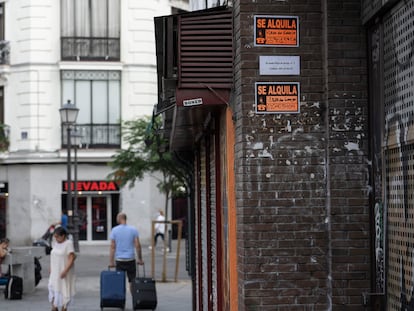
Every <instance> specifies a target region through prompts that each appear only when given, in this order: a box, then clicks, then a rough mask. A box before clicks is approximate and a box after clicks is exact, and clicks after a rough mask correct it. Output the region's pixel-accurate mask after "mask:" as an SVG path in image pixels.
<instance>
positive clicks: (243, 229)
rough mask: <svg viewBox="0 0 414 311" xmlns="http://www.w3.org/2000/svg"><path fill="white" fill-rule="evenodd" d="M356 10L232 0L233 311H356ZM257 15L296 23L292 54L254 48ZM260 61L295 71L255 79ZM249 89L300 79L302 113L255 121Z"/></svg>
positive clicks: (360, 93) (365, 274)
mask: <svg viewBox="0 0 414 311" xmlns="http://www.w3.org/2000/svg"><path fill="white" fill-rule="evenodd" d="M360 7H361V5H360V1H356V0H355V1H353V0H349V1H347V0H335V1H334V0H326V2H324V1H317V0H307V1H306V0H296V1H293V0H291V1H289V0H286V1H265V0H257V1H254V2H253V1H245V0H238V1H234V15H235V24H234V31H235V47H236V50H235V96H234V99H233V102H232V107H233V110H234V119H235V128H236V145H235V156H236V160H235V161H236V163H235V172H236V185H237V189H236V190H237V191H236V193H237V215H238V216H237V230H238V273H239V310H261V311H266V310H289V311H294V310H365V309H364V307H363V306H362V295H361V294H362V292H364V291H369V287H370V275H369V269H370V268H369V264H370V258H369V254H370V250H369V240H370V231H369V219H368V215H369V212H368V211H369V209H368V191H369V180H368V175H369V174H368V163H367V162H368V161H367V159H368V127H367V120H368V117H367V114H368V111H367V82H366V59H365V53H366V51H365V36H364V34H365V32H364V29H363V28H362V26H361V19H360ZM256 14H257V15H291V16H298V17H299V23H300V46H299V47H295V48H274V47H255V46H254V34H253V30H254V28H253V26H254V23H253V20H254V19H253V17H254V15H256ZM326 16H327V18H325V17H326ZM259 55H295V56H296V55H298V56H300V57H301V62H300V69H301V74H300V76H260V75H259V72H258V69H259ZM259 81H262V82H273V81H289V82H300V91H301V102H300V105H301V111H300V113H299V114H267V115H259V114H257V113H255V108H254V104H255V94H254V83H255V82H259Z"/></svg>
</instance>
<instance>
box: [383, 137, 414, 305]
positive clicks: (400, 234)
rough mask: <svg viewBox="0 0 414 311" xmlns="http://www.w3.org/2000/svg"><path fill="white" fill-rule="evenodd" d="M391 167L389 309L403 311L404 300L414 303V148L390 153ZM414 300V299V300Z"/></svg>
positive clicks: (389, 167) (388, 215)
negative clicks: (402, 299) (413, 291)
mask: <svg viewBox="0 0 414 311" xmlns="http://www.w3.org/2000/svg"><path fill="white" fill-rule="evenodd" d="M386 159H387V160H386V161H387V163H386V165H387V206H388V208H387V218H388V274H387V283H388V284H387V285H388V307H387V310H403V309H402V306H401V304H402V301H401V296H402V295H404V294H405V296H406V297H407V299H408V300H410V299H412V297H411V295H412V290H413V285H414V284H413V268H414V267H413V246H414V221H413V220H414V219H413V218H414V212H413V194H414V145H413V144H411V145H408V146H405V147H403V148H394V149H390V150H388V151H387V153H386ZM413 298H414V297H413Z"/></svg>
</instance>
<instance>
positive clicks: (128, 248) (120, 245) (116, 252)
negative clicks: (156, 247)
mask: <svg viewBox="0 0 414 311" xmlns="http://www.w3.org/2000/svg"><path fill="white" fill-rule="evenodd" d="M116 220H117V223H118V225H117V226H115V227H113V228H112V231H111V234H110V236H109V238H110V240H111V246H110V250H109V266H110V267H116V270H118V271H125V272H126V273H127V276H128V282H129V285H130V286H131V284H132V281H133V280H134V279H135V276H136V273H137V270H136V265H137V264H139V265H143V264H144V261H143V260H142V252H141V243H140V241H139V234H138V230H137V229H136V228H134V227H132V226H129V225H127V216H126V214H124V213H119V214H118V215H117V217H116ZM135 254H136V255H137V256H138V259H137V260H135ZM131 292H132V291H131Z"/></svg>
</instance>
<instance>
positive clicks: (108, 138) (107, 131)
mask: <svg viewBox="0 0 414 311" xmlns="http://www.w3.org/2000/svg"><path fill="white" fill-rule="evenodd" d="M76 131H77V132H78V133H79V134H80V136H82V138H81V146H80V148H82V149H88V148H98V149H110V148H120V147H121V125H120V124H77V125H76ZM61 137H62V147H63V148H66V147H67V131H66V127H65V126H64V127H63V128H62V133H61Z"/></svg>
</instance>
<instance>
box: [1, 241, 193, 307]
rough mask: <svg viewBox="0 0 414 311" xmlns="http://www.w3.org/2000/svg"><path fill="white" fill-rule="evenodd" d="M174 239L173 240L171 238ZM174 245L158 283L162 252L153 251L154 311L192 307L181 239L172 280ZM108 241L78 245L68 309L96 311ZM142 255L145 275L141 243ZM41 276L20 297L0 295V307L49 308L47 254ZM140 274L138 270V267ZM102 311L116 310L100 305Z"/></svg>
mask: <svg viewBox="0 0 414 311" xmlns="http://www.w3.org/2000/svg"><path fill="white" fill-rule="evenodd" d="M174 242H175V241H174ZM175 245H176V244H174V243H173V247H172V250H171V252H169V253H167V282H161V272H162V267H163V265H162V263H163V255H162V251H161V250H159V249H157V250H156V251H155V259H156V260H155V263H156V265H155V267H156V268H155V279H156V280H157V283H156V287H157V297H158V306H157V309H156V310H157V311H167V310H168V311H175V310H177V311H179V310H180V311H190V310H192V298H191V287H192V285H191V280H190V277H189V276H188V273H187V271H186V270H185V261H186V259H185V256H186V254H185V246H184V245H185V241H182V243H181V248H180V249H181V250H180V261H179V273H178V278H177V280H178V281H177V282H174V277H175V269H176V246H175ZM108 254H109V244H108V245H99V246H96V245H94V246H86V245H81V246H80V252H79V254H78V257H77V259H76V264H75V269H76V276H77V281H76V289H77V293H76V295H75V299H74V301H73V304H72V305H71V306H70V307H69V308H68V310H69V311H93V310H100V309H101V308H100V292H99V290H100V285H99V274H100V271H102V270H105V269H107V266H108V263H109V256H108ZM143 258H144V261H145V268H146V276H150V274H151V251H150V250H149V249H148V246H143ZM40 262H41V265H42V277H43V279H42V280H41V281H40V283H39V285H38V286H37V287H36V290H35V291H34V292H33V293H31V294H27V295H24V296H23V299H22V300H12V301H11V300H5V299H4V296H3V294H2V293H1V296H0V310H7V311H40V310H41V311H46V310H50V309H51V307H50V304H49V302H48V291H47V282H48V279H47V276H48V271H49V256H43V257H42V258H41V260H40ZM140 271H141V273H142V270H140ZM104 310H108V311H110V310H120V309H112V308H104ZM125 310H132V298H131V294H130V293H129V291H128V290H127V300H126V309H125Z"/></svg>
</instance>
